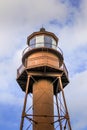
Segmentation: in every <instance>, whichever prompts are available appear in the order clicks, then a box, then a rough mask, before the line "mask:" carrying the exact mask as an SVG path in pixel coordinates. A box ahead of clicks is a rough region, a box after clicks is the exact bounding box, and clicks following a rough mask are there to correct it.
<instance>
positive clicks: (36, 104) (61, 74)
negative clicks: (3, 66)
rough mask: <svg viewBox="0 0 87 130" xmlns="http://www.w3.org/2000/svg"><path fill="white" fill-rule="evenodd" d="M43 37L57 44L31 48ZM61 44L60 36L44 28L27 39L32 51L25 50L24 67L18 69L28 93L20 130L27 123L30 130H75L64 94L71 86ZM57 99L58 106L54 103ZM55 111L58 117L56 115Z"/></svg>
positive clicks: (19, 76) (38, 44) (26, 93)
mask: <svg viewBox="0 0 87 130" xmlns="http://www.w3.org/2000/svg"><path fill="white" fill-rule="evenodd" d="M39 35H40V36H42V35H44V38H46V37H45V36H47V37H50V38H52V39H51V40H52V41H53V42H51V43H49V44H48V43H44V44H43V43H41V42H36V43H35V42H34V43H33V44H31V45H30V43H32V42H31V41H32V39H33V38H34V37H37V36H39ZM33 40H34V39H33ZM35 40H36V39H35ZM38 41H39V40H38ZM44 42H45V40H44ZM57 42H58V38H57V37H56V35H55V34H53V33H51V32H47V31H45V29H43V28H42V29H41V30H40V31H39V32H34V33H32V34H31V35H30V36H28V38H27V44H28V48H25V49H24V51H23V54H22V65H21V66H20V67H19V68H18V69H17V82H18V84H19V85H20V87H21V88H22V90H23V91H24V92H25V98H24V105H23V111H22V117H21V123H20V130H24V120H25V119H27V121H28V122H29V123H28V126H27V127H26V130H28V129H30V127H31V125H32V129H33V130H54V129H55V130H57V129H59V130H65V129H68V130H72V128H71V124H70V118H69V113H68V109H67V105H66V100H65V95H64V90H63V89H64V87H65V86H66V85H67V84H68V83H69V78H68V71H67V68H66V66H65V64H64V59H63V52H62V50H61V49H60V48H59V47H57V45H58V43H57ZM54 43H55V44H54ZM40 44H41V45H40ZM43 45H44V46H43ZM48 45H50V46H48ZM31 93H32V95H33V99H32V100H33V104H32V105H31V106H27V98H28V94H29V95H30V94H31ZM54 96H55V97H56V100H55V102H56V103H54V101H53V97H54ZM26 107H28V108H27V109H26ZM53 107H54V108H55V110H56V114H57V115H54V112H55V111H54V108H53ZM30 109H32V112H31V113H30V112H29V110H30Z"/></svg>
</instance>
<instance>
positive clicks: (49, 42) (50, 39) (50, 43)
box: [44, 36, 52, 48]
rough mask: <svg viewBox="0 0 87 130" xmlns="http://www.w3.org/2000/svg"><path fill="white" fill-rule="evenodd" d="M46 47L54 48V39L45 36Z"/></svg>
mask: <svg viewBox="0 0 87 130" xmlns="http://www.w3.org/2000/svg"><path fill="white" fill-rule="evenodd" d="M44 46H45V47H48V48H52V38H51V37H49V36H44Z"/></svg>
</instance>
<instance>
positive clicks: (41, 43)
mask: <svg viewBox="0 0 87 130" xmlns="http://www.w3.org/2000/svg"><path fill="white" fill-rule="evenodd" d="M43 46H44V35H42V36H36V47H43Z"/></svg>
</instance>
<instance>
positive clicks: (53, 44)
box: [52, 38, 57, 49]
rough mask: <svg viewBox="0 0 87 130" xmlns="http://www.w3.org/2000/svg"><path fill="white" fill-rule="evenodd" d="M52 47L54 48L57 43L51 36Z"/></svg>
mask: <svg viewBox="0 0 87 130" xmlns="http://www.w3.org/2000/svg"><path fill="white" fill-rule="evenodd" d="M52 48H54V49H56V48H57V45H56V41H55V40H54V39H53V38H52Z"/></svg>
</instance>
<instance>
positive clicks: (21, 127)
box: [20, 75, 30, 130]
mask: <svg viewBox="0 0 87 130" xmlns="http://www.w3.org/2000/svg"><path fill="white" fill-rule="evenodd" d="M29 81H30V75H28V78H27V84H26V93H25V98H24V106H23V111H22V117H21V123H20V130H23V124H24V115H25V109H26V103H27V96H28V88H29Z"/></svg>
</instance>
